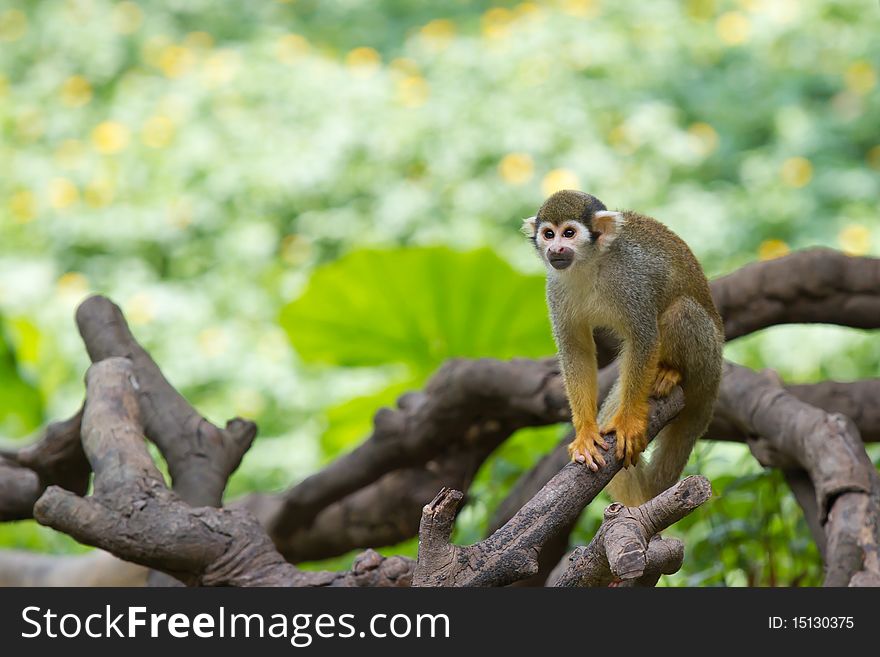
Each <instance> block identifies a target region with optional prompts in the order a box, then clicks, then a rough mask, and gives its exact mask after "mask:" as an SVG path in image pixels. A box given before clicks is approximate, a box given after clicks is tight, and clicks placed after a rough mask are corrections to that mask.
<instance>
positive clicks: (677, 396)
mask: <svg viewBox="0 0 880 657" xmlns="http://www.w3.org/2000/svg"><path fill="white" fill-rule="evenodd" d="M683 403H684V398H683V395H682V393H681V389H680V388H676V389H675V390H674V391H673V393H672V394H670V395H669V397H667V398H665V399H662V400H653V401H652V409H651V416H650V420H649V426H648V432H647V433H648V436H649V438H653V437H654V436H656V435H657V433H658V432H659V431H660V429H661V428H662V427H663V426H664V425H665V424H666V423H667V422H669V421H670V420H671V419H672V418H673V417H675V415H676V414H677V413H678V412H679V411H680V410H681V408H682V407H683ZM606 438H607V442H608V443H609V445H610V446H609V449H608V453H607V455H606V457H605V460H606V464H605V466H604V467H602V468H600V469H599V470H598V471H597V472H593V471H591V470H590V469H589V468H587V467H586V466H584V465H581V464H579V463H569V464H568V465H566V466H565V467H564V468H562V470H560V471H559V473H558V474H557V475H556V476H555V477H553V478H552V479H551V480H550V481H549V482H548V483H547V485H545V486H544V487H543V488H542V489H541V490H540V491H539V492H538V494H537V495H535V496H534V497H533V498H532V499H531V500H529V502H528V503H527V504H525V505H524V506H523V507H522V508H521V509H520V510H519V511H518V512H517V513H516V514H515V515H514V516H513V517H512V518H511V519H510V520H509V521H508V522H507V523H506V524H505V525H504V526H503V527H501V528H500V529H498V530H497V531H495V532H494V533H493V534H492V535H491V536H489V537H488V538H486V539H484V540H482V541H480V542H479V543H476V544H474V545H470V546H457V545H452V544H450V543H449V538H450V536H451V533H452V525H453V521H454V518H455V513H456V511H457V509H458V506H459V504H460V503H461V500H462V497H463V496H462V493H461V492H459V491H455V490H451V489H448V488H444V489H443V490H441V491H440V493H438V495H437V496H436V497H435V498H434V500H433V501H432V502H431V503H430V504H428V505H427V506H425V508H424V509H423V512H422V522H421V525H420V528H419V559H418V564H417V566H416V571H415V573H414V575H413V586H504V585H507V584H511V583H513V582H515V581H517V580H520V579H524V578H526V577H529V576H531V575H534V574H535V573H536V572H537V570H538V554H539V553H540V551H541V549H542V548H543V546H544V545H545V544H546V543H547V541H549V540H551V539H552V538H553V537H554V536H556V535H557V534H558V533H559V531H560V529H561V528H563V527H566V526H568V525H569V523H571V522H572V520H573V519H574V518H577V516H579V515H580V513H581V512H582V511H583V509H584V507H585V506H586V505H587V504H589V503H590V501H592V499H593V498H594V497H595V496H596V495H597V494H598V493H599V491H601V490H602V489H603V488H604V487H605V486H606V485H607V484H608V482H609V481H611V478H612V477H613V476H614V475H615V474H616V473H617V471H618V470H620V468H621V461H619V460H618V459H617V456H616V454H614V445H615V443H616V438H615V436H614V435H613V434H609V435H608V436H607V437H606Z"/></svg>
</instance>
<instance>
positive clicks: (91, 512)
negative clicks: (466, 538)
mask: <svg viewBox="0 0 880 657" xmlns="http://www.w3.org/2000/svg"><path fill="white" fill-rule="evenodd" d="M136 385H137V380H136V378H135V375H134V368H133V366H132V364H131V361H129V360H128V359H125V358H108V359H106V360H103V361H100V362H98V363H96V364H94V365H92V367H91V368H89V372H88V374H87V376H86V386H87V396H86V399H87V401H86V406H85V412H84V416H83V421H82V440H83V449H84V451H85V454H86V456H87V458H88V459H89V462H90V463H91V464H92V468H93V469H94V472H95V485H94V490H95V492H94V495H93V496H91V497H88V498H83V497H79V496H78V495H75V494H74V493H71V492H69V491H66V490H64V489H61V488H59V487H57V486H51V487H49V488H48V489H47V490H46V491H45V492H44V493H43V495H42V497H40V499H39V500H38V501H37V503H36V505H35V506H34V516H35V518H36V519H37V520H38V521H39V522H41V523H43V524H46V525H49V526H51V527H54V528H55V529H58V530H60V531H63V532H65V533H67V534H70V535H71V536H73V537H74V538H76V539H77V540H79V541H80V542H82V543H85V544H87V545H94V546H96V547H100V548H102V549H105V550H107V551H108V552H111V553H112V554H114V555H116V556H118V557H120V558H122V559H125V560H127V561H131V562H134V563H138V564H141V565H144V566H148V567H150V568H154V569H157V570H160V571H162V572H164V573H166V574H169V575H171V576H173V577H176V578H178V579H180V580H181V581H184V582H186V583H188V584H191V585H204V586H211V585H227V586H333V585H352V584H353V585H357V584H359V583H363V582H367V583H369V584H370V585H372V584H374V583H377V582H380V581H385V582H395V583H398V584H405V583H406V582H407V581H408V580H407V577H408V572H409V564H408V563H407V561H406V560H402V559H400V558H399V557H398V558H392V559H384V558H382V557H378V558H372V557H371V555H369V554H368V555H366V557H365V558H364V559H362V561H361V563H360V571H359V572H358V571H352V572H349V573H328V572H318V573H311V572H303V571H300V570H298V569H297V568H296V567H294V566H293V565H291V564H289V563H287V562H286V561H285V560H284V558H283V557H282V556H281V555H280V554H279V553H278V552H277V550H275V548H274V546H273V545H272V543H271V541H270V540H269V537H268V536H267V535H266V533H265V531H264V530H263V529H262V527H260V525H259V523H258V522H257V521H256V519H255V518H254V517H253V516H251V515H250V514H248V513H246V512H244V511H240V510H225V509H216V508H212V507H198V508H194V507H191V506H190V505H188V504H187V503H185V502H184V501H182V500H181V499H180V498H179V497H178V496H177V495H176V494H175V493H173V492H172V491H169V490H168V489H167V488H166V487H165V484H164V481H163V479H162V476H161V474H160V473H159V472H158V470H157V469H156V467H155V465H154V463H153V461H152V459H151V458H150V456H149V454H148V453H147V451H146V448H145V445H144V441H143V431H142V427H141V424H140V410H139V405H138V397H137V394H136V392H135V386H136ZM377 556H378V555H377Z"/></svg>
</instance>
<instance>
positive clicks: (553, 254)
mask: <svg viewBox="0 0 880 657" xmlns="http://www.w3.org/2000/svg"><path fill="white" fill-rule="evenodd" d="M547 261H548V262H549V263H550V266H551V267H553V269H565V268H566V267H568V266H569V265H570V264H571V263H572V262H574V250H573V249H570V248H568V247H567V246H557V247H550V248H549V249H548V250H547Z"/></svg>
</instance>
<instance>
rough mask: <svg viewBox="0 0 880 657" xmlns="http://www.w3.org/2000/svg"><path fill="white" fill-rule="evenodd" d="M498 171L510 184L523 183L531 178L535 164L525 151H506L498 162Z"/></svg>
mask: <svg viewBox="0 0 880 657" xmlns="http://www.w3.org/2000/svg"><path fill="white" fill-rule="evenodd" d="M498 173H500V174H501V177H502V178H503V179H504V181H505V182H507V183H510V184H511V185H523V184H525V183H527V182H528V181H529V180H531V179H532V176H533V175H534V173H535V164H534V162H533V161H532V158H531V156H529V155H528V154H527V153H508V154H507V155H505V156H504V157H503V158H501V162H499V163H498Z"/></svg>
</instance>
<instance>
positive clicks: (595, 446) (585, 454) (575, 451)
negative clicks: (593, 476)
mask: <svg viewBox="0 0 880 657" xmlns="http://www.w3.org/2000/svg"><path fill="white" fill-rule="evenodd" d="M600 447H601V448H602V449H603V450H606V449H608V443H606V442H605V441H604V440H603V439H602V436H601V435H600V434H599V428H598V427H597V426H595V425H593V426H592V427H588V428H583V429H581V430H579V431H578V432H577V435H576V436H575V439H574V440H572V441H571V442H570V443H569V444H568V455H569V456H570V457H571V460H572V461H577V462H578V463H583V464H584V465H586V466H587V467H588V468H590V470H592V471H593V472H596V471H597V470H598V469H599V468H604V467H605V459H604V458H602V452H601V451H600V450H599V448H600Z"/></svg>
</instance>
